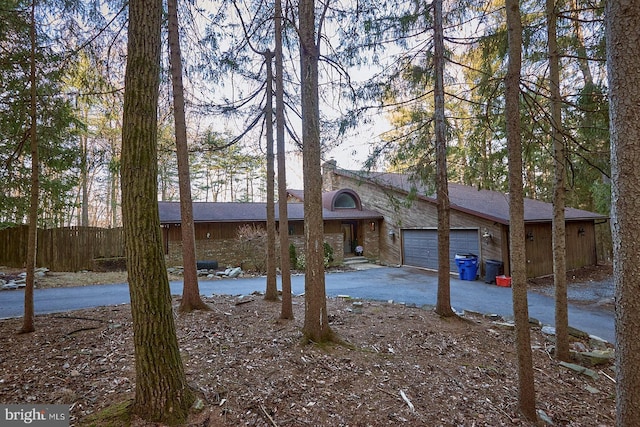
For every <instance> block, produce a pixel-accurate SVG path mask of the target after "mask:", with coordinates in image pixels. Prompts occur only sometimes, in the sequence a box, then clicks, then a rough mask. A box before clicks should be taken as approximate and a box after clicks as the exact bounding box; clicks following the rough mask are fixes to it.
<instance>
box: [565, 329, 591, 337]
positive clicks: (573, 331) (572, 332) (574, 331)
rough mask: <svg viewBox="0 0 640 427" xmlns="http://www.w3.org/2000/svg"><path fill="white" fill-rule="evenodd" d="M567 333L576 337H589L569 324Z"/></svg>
mask: <svg viewBox="0 0 640 427" xmlns="http://www.w3.org/2000/svg"><path fill="white" fill-rule="evenodd" d="M569 335H571V336H572V337H576V338H589V334H587V333H586V332H583V331H581V330H580V329H576V328H574V327H571V326H569Z"/></svg>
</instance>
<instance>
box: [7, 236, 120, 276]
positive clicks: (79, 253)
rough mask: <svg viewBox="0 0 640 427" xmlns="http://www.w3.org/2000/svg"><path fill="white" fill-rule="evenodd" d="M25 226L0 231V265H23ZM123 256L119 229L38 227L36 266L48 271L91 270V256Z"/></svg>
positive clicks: (93, 265) (25, 245)
mask: <svg viewBox="0 0 640 427" xmlns="http://www.w3.org/2000/svg"><path fill="white" fill-rule="evenodd" d="M26 242H27V226H26V225H24V226H19V227H12V228H7V229H4V230H0V265H6V266H9V267H23V266H24V264H25V262H26V259H27V243H26ZM118 257H124V234H123V231H122V228H96V227H62V228H50V229H39V230H38V253H37V256H36V266H38V267H46V268H48V269H49V270H51V271H81V270H93V269H94V268H95V263H94V259H97V258H118Z"/></svg>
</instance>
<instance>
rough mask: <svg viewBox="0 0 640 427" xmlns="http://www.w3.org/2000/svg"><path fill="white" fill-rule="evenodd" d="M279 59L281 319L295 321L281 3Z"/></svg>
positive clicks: (277, 39)
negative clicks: (285, 130) (285, 145)
mask: <svg viewBox="0 0 640 427" xmlns="http://www.w3.org/2000/svg"><path fill="white" fill-rule="evenodd" d="M275 43H276V49H275V57H276V148H277V150H278V217H279V220H278V225H279V229H280V233H279V237H280V279H281V280H282V309H281V311H280V318H281V319H293V302H292V300H291V260H290V259H289V214H288V212H287V207H288V206H287V168H286V164H285V157H286V153H285V147H284V77H283V74H282V73H283V72H284V64H283V62H284V61H283V57H282V1H281V0H276V1H275Z"/></svg>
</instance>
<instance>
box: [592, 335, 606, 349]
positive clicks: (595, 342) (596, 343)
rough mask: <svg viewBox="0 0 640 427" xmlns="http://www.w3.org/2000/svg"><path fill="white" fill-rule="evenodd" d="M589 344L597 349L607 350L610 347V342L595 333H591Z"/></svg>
mask: <svg viewBox="0 0 640 427" xmlns="http://www.w3.org/2000/svg"><path fill="white" fill-rule="evenodd" d="M589 345H590V346H591V348H593V349H596V350H606V349H607V348H609V343H608V342H607V341H606V340H603V339H602V338H600V337H597V336H595V335H589Z"/></svg>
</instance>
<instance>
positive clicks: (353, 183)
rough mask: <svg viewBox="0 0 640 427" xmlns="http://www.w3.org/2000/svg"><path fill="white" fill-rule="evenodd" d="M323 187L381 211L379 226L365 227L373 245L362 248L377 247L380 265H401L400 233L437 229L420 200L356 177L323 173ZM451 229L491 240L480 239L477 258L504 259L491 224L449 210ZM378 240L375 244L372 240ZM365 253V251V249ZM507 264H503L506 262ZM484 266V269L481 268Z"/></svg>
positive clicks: (498, 229)
mask: <svg viewBox="0 0 640 427" xmlns="http://www.w3.org/2000/svg"><path fill="white" fill-rule="evenodd" d="M324 179H325V181H324V185H325V186H327V187H328V186H331V188H325V190H327V191H330V190H337V189H341V188H351V189H352V190H354V191H356V192H357V193H358V195H359V196H360V199H361V200H362V204H363V208H365V209H372V210H375V211H378V212H380V213H381V214H382V215H383V216H384V220H383V221H382V223H381V224H380V227H379V229H378V227H376V230H377V231H376V232H375V233H372V232H370V229H369V228H368V227H364V228H365V230H367V232H366V233H365V242H366V239H367V238H369V239H372V241H371V243H372V244H366V246H365V247H370V248H373V247H376V248H378V250H379V254H378V257H379V259H380V262H381V263H383V264H390V265H396V264H401V263H402V240H401V239H402V230H403V229H417V228H434V229H435V228H437V227H438V213H437V207H436V205H435V204H434V203H431V202H427V201H425V200H421V199H414V200H413V201H408V200H407V199H406V197H405V196H404V195H403V194H401V193H400V192H398V191H394V190H389V189H388V188H386V187H383V186H380V185H375V184H373V183H370V182H366V181H360V180H358V179H357V178H352V177H347V176H343V175H341V174H335V173H331V172H330V170H329V171H327V170H325V174H324ZM451 228H474V229H477V230H479V233H480V236H482V235H483V234H486V235H490V236H491V237H490V238H489V237H487V238H482V237H481V238H480V246H481V248H480V252H481V253H480V254H478V256H480V259H485V260H486V259H496V260H502V261H503V262H504V261H505V260H506V258H505V256H506V254H504V253H503V247H502V246H503V245H502V242H503V239H504V237H505V236H504V233H503V232H502V229H503V227H502V226H501V225H500V224H497V223H494V222H493V221H490V220H486V219H483V218H480V217H477V216H473V215H469V214H466V213H464V212H460V211H456V210H453V209H452V210H451ZM375 237H377V239H378V241H377V244H375V241H374V240H373V239H375ZM365 251H366V249H365ZM365 256H367V254H366V253H365ZM505 264H506V263H505ZM482 267H483V266H482Z"/></svg>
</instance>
